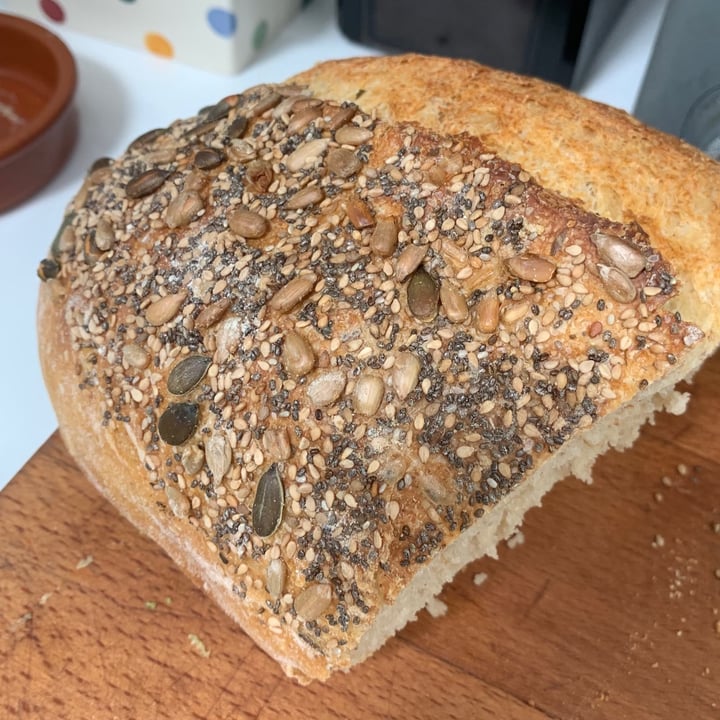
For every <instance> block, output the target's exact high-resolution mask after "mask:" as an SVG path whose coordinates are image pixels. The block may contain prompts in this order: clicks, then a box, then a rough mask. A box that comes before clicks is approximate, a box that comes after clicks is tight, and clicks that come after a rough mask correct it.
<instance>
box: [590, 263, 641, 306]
mask: <svg viewBox="0 0 720 720" xmlns="http://www.w3.org/2000/svg"><path fill="white" fill-rule="evenodd" d="M598 272H599V273H600V279H601V280H602V283H603V285H604V286H605V289H606V290H607V293H608V295H609V296H610V297H611V298H612V299H613V300H617V301H618V302H621V303H631V302H632V301H633V300H634V299H635V298H636V297H637V288H636V287H635V285H633V281H632V280H631V279H630V278H629V277H628V276H627V275H626V274H625V273H624V272H623V271H622V270H618V268H615V267H609V266H607V265H598Z"/></svg>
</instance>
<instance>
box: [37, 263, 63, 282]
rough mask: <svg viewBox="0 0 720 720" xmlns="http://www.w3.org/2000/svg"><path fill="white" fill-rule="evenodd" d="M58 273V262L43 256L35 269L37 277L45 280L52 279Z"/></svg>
mask: <svg viewBox="0 0 720 720" xmlns="http://www.w3.org/2000/svg"><path fill="white" fill-rule="evenodd" d="M59 273H60V263H59V262H58V261H57V260H53V259H52V258H43V259H42V260H41V261H40V264H39V265H38V269H37V275H38V277H39V278H40V279H41V280H42V281H43V282H45V281H46V280H54V279H55V278H56V277H57V276H58V274H59Z"/></svg>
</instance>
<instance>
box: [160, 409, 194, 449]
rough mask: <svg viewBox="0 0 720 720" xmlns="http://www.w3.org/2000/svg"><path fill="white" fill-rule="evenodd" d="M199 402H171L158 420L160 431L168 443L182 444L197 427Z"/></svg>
mask: <svg viewBox="0 0 720 720" xmlns="http://www.w3.org/2000/svg"><path fill="white" fill-rule="evenodd" d="M199 415H200V412H199V407H198V405H197V403H189V402H181V403H170V405H168V406H167V408H166V409H165V412H163V414H162V415H161V416H160V419H159V420H158V433H159V435H160V437H161V438H162V439H163V440H164V441H165V442H166V443H167V444H168V445H182V444H183V443H184V442H185V441H186V440H187V439H188V438H189V437H190V436H191V435H192V434H193V433H194V432H195V428H197V424H198V417H199Z"/></svg>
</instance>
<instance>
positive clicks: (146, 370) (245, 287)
mask: <svg viewBox="0 0 720 720" xmlns="http://www.w3.org/2000/svg"><path fill="white" fill-rule="evenodd" d="M719 204H720V167H719V166H718V165H717V164H715V163H713V162H712V161H711V160H709V159H708V158H706V157H704V156H703V155H701V154H700V153H699V152H697V151H695V150H693V149H691V148H690V147H688V146H686V145H684V144H682V143H681V142H679V141H677V140H675V139H673V138H670V137H667V136H664V135H661V134H659V133H657V132H655V131H652V130H650V129H648V128H646V127H643V126H642V125H640V124H639V123H637V122H636V121H635V120H633V119H632V118H630V117H629V116H627V115H625V114H623V113H621V112H618V111H615V110H612V109H610V108H607V107H604V106H601V105H597V104H594V103H591V102H589V101H586V100H583V99H581V98H579V97H577V96H575V95H572V94H570V93H569V92H567V91H565V90H562V89H560V88H557V87H554V86H550V85H548V84H545V83H542V82H540V81H537V80H530V79H527V78H522V77H517V76H514V75H509V74H506V73H501V72H497V71H493V70H490V69H487V68H484V67H480V66H478V65H475V64H472V63H468V62H460V61H453V60H446V59H440V58H429V57H420V56H400V57H392V58H390V57H388V58H363V59H355V60H347V61H337V62H329V63H326V64H323V65H320V66H318V67H316V68H313V69H311V70H309V71H307V72H305V73H302V74H301V75H298V76H297V77H295V78H293V79H291V80H290V81H288V83H286V84H282V85H267V86H260V87H255V88H252V89H250V90H247V91H246V92H243V93H239V94H237V95H231V96H229V97H226V98H224V99H222V100H220V102H218V103H217V104H215V105H212V106H210V107H206V108H203V109H201V110H200V111H199V112H198V115H197V116H195V117H193V118H189V119H187V120H181V121H176V122H173V123H172V124H170V125H169V126H168V127H166V128H161V129H157V130H152V131H150V132H148V133H146V134H144V135H142V136H141V137H139V138H137V139H136V140H134V141H133V142H132V143H131V144H130V145H129V147H128V149H127V151H126V152H125V153H124V154H123V155H122V156H121V157H119V158H117V159H103V160H100V161H98V162H97V163H95V164H94V166H93V167H92V168H91V169H90V171H89V173H88V176H87V178H86V181H85V183H84V184H83V187H82V188H81V189H80V191H79V193H78V194H77V196H76V197H75V198H74V199H73V201H72V202H71V203H70V205H69V207H68V212H67V215H66V217H65V219H64V221H63V223H62V226H61V228H60V230H59V232H58V234H57V237H56V238H55V241H54V242H53V243H52V247H51V250H50V252H49V254H48V257H47V258H46V259H44V260H43V261H42V262H41V264H40V268H39V274H40V277H41V278H42V279H43V280H44V282H43V283H42V284H41V289H40V300H39V311H38V323H39V339H40V341H39V344H40V357H41V361H42V366H43V372H44V375H45V379H46V383H47V386H48V390H49V393H50V395H51V398H52V401H53V404H54V407H55V409H56V412H57V415H58V420H59V424H60V430H61V433H62V437H63V438H64V441H65V443H66V444H67V447H68V449H69V450H70V452H71V453H72V455H73V456H74V457H75V459H76V460H77V462H78V463H79V465H80V466H81V467H82V469H83V470H84V471H85V472H86V473H87V475H88V477H89V478H90V480H91V481H92V482H93V483H94V484H95V485H96V486H97V487H98V489H99V490H100V491H101V492H102V493H103V494H104V495H105V496H106V497H107V498H108V499H109V500H110V501H111V502H112V503H113V504H114V505H115V506H116V507H117V508H118V509H119V510H120V511H121V512H122V513H123V514H124V515H125V516H126V517H127V518H128V519H129V520H130V521H132V522H133V523H134V524H135V525H136V526H137V527H138V528H139V529H140V530H141V531H142V532H144V533H146V534H147V535H149V536H150V537H151V538H153V539H154V540H156V541H157V542H158V543H159V544H160V545H161V546H162V547H163V548H164V549H165V550H166V551H167V553H168V554H169V555H170V556H171V557H172V558H173V559H174V560H175V562H177V563H178V565H179V566H180V567H182V568H183V570H184V571H185V572H186V573H187V574H188V575H189V576H190V577H191V578H192V579H193V580H194V581H195V582H196V583H197V584H199V585H200V586H201V587H202V588H203V589H204V590H205V591H206V592H207V593H208V595H210V596H211V597H212V598H214V599H215V600H216V601H217V602H218V603H219V604H220V605H221V606H222V607H223V608H224V609H225V611H226V612H227V613H228V614H229V615H230V616H231V617H232V618H234V619H235V620H236V621H237V622H238V623H239V624H240V625H241V626H242V627H243V628H244V630H245V631H246V632H247V633H248V634H249V635H251V636H252V637H253V638H254V639H255V641H256V642H257V643H258V644H259V645H260V646H261V647H262V648H263V649H264V650H265V651H266V652H267V653H269V654H270V655H271V656H272V657H274V658H275V659H276V660H277V661H278V662H279V663H280V664H281V665H282V667H283V669H284V670H285V672H286V673H287V674H288V675H291V676H293V677H295V678H297V679H298V680H300V681H301V682H308V681H310V680H312V679H326V678H327V677H328V676H329V675H330V674H331V673H332V672H333V671H335V670H338V669H340V670H347V669H348V668H350V667H351V666H352V665H353V664H355V663H357V662H360V661H362V660H364V659H365V658H367V657H368V656H369V655H370V654H371V653H373V652H374V651H375V650H377V649H378V648H379V647H380V646H381V645H382V644H383V642H384V641H385V640H386V639H387V638H388V637H390V636H392V635H393V634H394V633H395V632H396V631H397V630H398V629H400V628H402V627H403V626H404V625H405V623H407V622H408V621H409V620H411V619H413V618H414V617H415V615H416V613H417V612H418V611H419V610H420V609H422V608H423V607H425V606H427V605H428V604H429V603H431V602H432V600H433V598H434V596H435V595H437V593H439V592H440V590H441V589H442V586H443V584H444V583H446V582H447V581H449V580H450V579H451V578H452V577H453V575H454V574H455V573H456V572H457V571H458V570H459V569H460V568H462V567H463V566H464V565H465V564H466V563H468V562H470V561H471V560H474V559H476V558H478V557H481V556H483V555H485V554H493V553H494V552H495V548H496V546H497V545H498V543H499V542H501V541H502V540H503V539H504V538H507V537H508V536H509V535H510V534H511V533H512V532H514V531H515V529H516V528H517V527H518V525H519V524H520V522H521V521H522V518H523V515H524V513H525V512H526V510H527V509H528V508H530V507H532V506H535V505H537V504H539V502H540V499H541V498H542V496H543V494H544V493H546V492H547V491H548V490H549V489H550V488H551V487H552V486H553V484H554V483H555V482H557V481H558V480H560V479H562V478H563V477H565V476H567V475H569V474H575V475H577V476H580V477H582V478H589V477H590V470H591V467H592V464H593V462H594V460H595V458H596V457H597V455H598V454H599V453H601V452H603V451H604V450H606V449H607V448H608V447H610V446H614V447H620V448H623V447H627V446H628V445H630V444H631V443H632V441H633V440H634V438H635V437H636V436H637V433H638V430H639V428H640V427H641V425H642V424H643V423H644V422H645V421H646V420H647V419H648V418H651V417H652V416H653V413H655V412H656V411H658V410H660V409H662V408H667V409H669V410H670V411H672V412H681V411H682V410H683V409H684V407H685V403H686V401H687V398H686V396H685V395H683V394H680V393H678V392H676V391H675V389H674V388H675V385H676V384H677V383H678V381H680V380H682V379H687V378H688V377H690V376H691V375H692V374H693V372H694V371H695V370H696V369H697V368H698V367H699V365H700V363H701V362H702V361H703V360H704V359H705V358H706V357H708V355H709V354H710V353H712V352H713V351H714V349H715V348H716V346H717V344H718V337H719V335H718V333H719V332H720V320H719V319H718V318H719V315H718V311H717V308H718V306H720V297H718V295H719V294H720V289H719V288H718V286H717V285H716V283H715V281H714V276H715V273H716V272H717V269H718V267H719V265H720V263H719V260H720V247H719V246H718V243H717V242H716V241H717V238H718V237H720V207H718V205H719ZM579 542H580V539H579Z"/></svg>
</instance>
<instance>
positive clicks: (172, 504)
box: [165, 485, 190, 518]
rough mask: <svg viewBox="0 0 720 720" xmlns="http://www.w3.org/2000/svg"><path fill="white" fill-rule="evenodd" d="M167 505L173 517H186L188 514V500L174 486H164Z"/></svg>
mask: <svg viewBox="0 0 720 720" xmlns="http://www.w3.org/2000/svg"><path fill="white" fill-rule="evenodd" d="M165 495H166V496H167V499H168V507H169V508H170V510H171V511H172V514H173V515H175V517H179V518H186V517H187V516H188V515H189V514H190V501H189V500H188V499H187V498H186V497H185V496H184V495H183V494H182V493H181V492H180V491H179V490H178V489H177V488H176V487H175V486H174V485H166V486H165Z"/></svg>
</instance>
